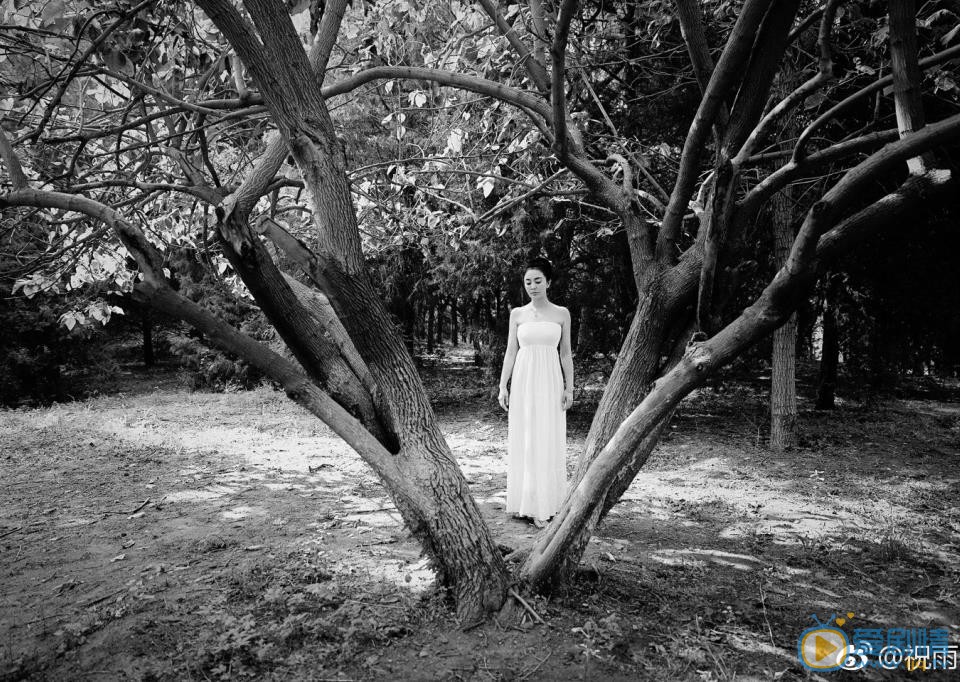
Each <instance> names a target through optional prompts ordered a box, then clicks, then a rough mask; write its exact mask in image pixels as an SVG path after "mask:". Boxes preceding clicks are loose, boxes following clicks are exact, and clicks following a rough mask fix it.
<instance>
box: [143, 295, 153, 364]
mask: <svg viewBox="0 0 960 682" xmlns="http://www.w3.org/2000/svg"><path fill="white" fill-rule="evenodd" d="M140 320H141V322H142V325H143V365H144V367H153V365H154V362H155V358H154V355H153V316H152V314H151V313H150V308H149V307H147V306H143V312H142V315H141V318H140Z"/></svg>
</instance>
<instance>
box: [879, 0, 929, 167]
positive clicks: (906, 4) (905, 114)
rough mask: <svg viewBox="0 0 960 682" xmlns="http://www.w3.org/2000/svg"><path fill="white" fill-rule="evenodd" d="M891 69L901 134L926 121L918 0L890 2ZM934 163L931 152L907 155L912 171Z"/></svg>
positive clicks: (894, 99) (894, 100)
mask: <svg viewBox="0 0 960 682" xmlns="http://www.w3.org/2000/svg"><path fill="white" fill-rule="evenodd" d="M889 17H890V69H891V74H890V75H892V76H893V105H894V109H895V110H896V114H897V126H898V128H899V129H900V137H906V136H907V135H910V134H911V133H914V132H916V131H918V130H920V129H921V128H923V125H924V113H923V101H922V100H921V99H920V91H919V87H920V81H921V79H922V78H923V76H922V75H921V73H920V67H919V66H918V64H917V7H916V3H915V2H914V0H898V2H891V3H890V5H889ZM932 163H933V156H932V155H931V154H929V153H928V154H922V155H920V156H916V157H914V158H911V159H907V168H909V169H910V172H911V173H914V174H918V175H919V174H923V173H924V172H926V168H927V167H928V166H929V165H930V164H932Z"/></svg>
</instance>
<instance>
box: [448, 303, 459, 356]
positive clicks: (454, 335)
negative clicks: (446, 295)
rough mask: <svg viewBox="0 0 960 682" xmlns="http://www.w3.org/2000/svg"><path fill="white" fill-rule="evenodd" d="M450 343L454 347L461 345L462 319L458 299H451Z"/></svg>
mask: <svg viewBox="0 0 960 682" xmlns="http://www.w3.org/2000/svg"><path fill="white" fill-rule="evenodd" d="M450 343H451V345H454V346H456V345H457V344H458V343H460V318H459V316H458V310H457V299H456V298H451V299H450Z"/></svg>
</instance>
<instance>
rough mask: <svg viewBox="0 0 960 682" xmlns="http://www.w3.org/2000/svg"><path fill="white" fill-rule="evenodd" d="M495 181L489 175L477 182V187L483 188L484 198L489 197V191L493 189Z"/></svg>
mask: <svg viewBox="0 0 960 682" xmlns="http://www.w3.org/2000/svg"><path fill="white" fill-rule="evenodd" d="M496 185H497V181H496V180H494V179H493V178H491V177H485V178H482V179H481V180H480V182H478V183H477V187H479V188H480V189H481V190H483V196H484V198H486V197H489V196H490V193H491V192H492V191H493V188H494V187H496Z"/></svg>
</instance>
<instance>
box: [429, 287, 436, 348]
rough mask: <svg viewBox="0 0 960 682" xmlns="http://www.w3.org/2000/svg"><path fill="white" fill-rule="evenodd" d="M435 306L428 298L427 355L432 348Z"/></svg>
mask: <svg viewBox="0 0 960 682" xmlns="http://www.w3.org/2000/svg"><path fill="white" fill-rule="evenodd" d="M435 313H436V311H435V307H434V305H433V300H432V299H430V300H429V301H428V302H427V355H433V349H434V339H435V338H436V337H435V336H434V330H435V328H436V327H435V321H434V320H435V317H434V315H435Z"/></svg>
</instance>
